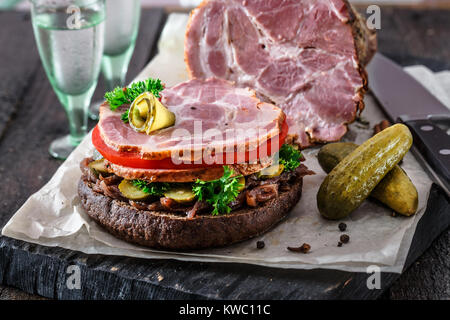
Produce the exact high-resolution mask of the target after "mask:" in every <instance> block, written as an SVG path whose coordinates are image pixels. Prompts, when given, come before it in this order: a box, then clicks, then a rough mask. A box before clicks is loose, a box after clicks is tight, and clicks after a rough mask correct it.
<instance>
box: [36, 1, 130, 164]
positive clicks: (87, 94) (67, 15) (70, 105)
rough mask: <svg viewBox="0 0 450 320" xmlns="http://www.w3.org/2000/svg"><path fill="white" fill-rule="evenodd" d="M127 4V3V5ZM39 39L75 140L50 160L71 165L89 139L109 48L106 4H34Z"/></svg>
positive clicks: (65, 140) (57, 146) (58, 147)
mask: <svg viewBox="0 0 450 320" xmlns="http://www.w3.org/2000/svg"><path fill="white" fill-rule="evenodd" d="M125 2H127V1H125ZM31 4H32V8H31V17H32V24H33V30H34V35H35V38H36V42H37V45H38V49H39V55H40V56H41V60H42V63H43V65H44V69H45V72H46V74H47V77H48V79H49V81H50V83H51V85H52V87H53V90H54V91H55V93H56V95H57V96H58V99H59V101H60V102H61V104H62V105H63V107H64V109H65V111H66V114H67V118H68V120H69V130H70V134H69V135H68V136H65V137H62V138H59V139H57V140H55V141H53V142H52V143H51V145H50V148H49V152H50V154H51V155H52V156H53V157H55V158H58V159H66V158H67V156H68V155H69V154H70V153H71V152H72V150H73V149H74V148H75V147H76V146H77V145H78V144H79V143H80V142H81V140H82V139H83V137H84V136H85V135H86V133H87V121H88V108H89V105H90V102H91V98H92V94H93V93H94V90H95V87H96V86H97V80H98V76H99V73H100V64H101V58H102V54H103V45H104V20H105V2H104V0H31Z"/></svg>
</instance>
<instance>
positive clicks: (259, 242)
mask: <svg viewBox="0 0 450 320" xmlns="http://www.w3.org/2000/svg"><path fill="white" fill-rule="evenodd" d="M264 246H265V243H264V241H257V242H256V248H258V249H262V248H264Z"/></svg>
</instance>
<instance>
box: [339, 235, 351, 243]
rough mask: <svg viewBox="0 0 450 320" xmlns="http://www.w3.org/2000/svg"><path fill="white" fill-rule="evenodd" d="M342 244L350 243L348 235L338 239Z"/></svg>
mask: <svg viewBox="0 0 450 320" xmlns="http://www.w3.org/2000/svg"><path fill="white" fill-rule="evenodd" d="M340 240H341V242H342V243H347V242H349V241H350V237H349V236H348V234H343V235H342V236H341V238H340Z"/></svg>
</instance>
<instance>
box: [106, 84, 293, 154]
mask: <svg viewBox="0 0 450 320" xmlns="http://www.w3.org/2000/svg"><path fill="white" fill-rule="evenodd" d="M161 95H162V97H163V98H162V102H163V104H164V105H165V106H166V107H167V108H168V109H169V110H170V111H172V112H173V113H175V117H176V120H175V124H174V125H173V126H172V127H169V128H165V129H161V130H159V131H157V132H155V133H152V134H150V135H147V134H145V133H139V132H136V131H134V130H133V129H132V128H131V126H130V125H129V124H128V123H124V122H123V121H122V120H121V114H122V113H123V112H124V111H125V110H126V108H127V106H123V107H120V108H118V109H117V110H115V111H112V110H110V108H109V105H108V104H106V103H105V104H103V105H102V106H101V107H100V121H99V124H98V129H99V131H100V135H101V137H102V139H103V141H104V142H105V143H106V144H107V145H108V146H109V147H111V148H113V149H115V150H117V151H121V152H137V153H140V155H141V157H142V158H143V159H147V160H160V159H165V158H170V157H171V156H172V152H174V153H175V154H176V155H177V156H180V158H181V159H182V160H183V161H184V160H186V161H197V160H198V159H197V158H198V157H200V158H202V157H203V155H202V153H203V152H204V151H205V150H210V149H212V148H214V150H215V152H229V151H230V150H231V151H232V152H245V151H249V150H250V151H251V150H256V148H257V147H258V146H259V145H260V144H264V142H266V141H267V140H269V139H270V138H272V137H278V135H279V134H280V131H281V127H282V125H283V122H284V121H285V115H284V113H283V111H282V110H281V109H280V108H278V107H276V106H274V105H273V104H269V103H266V102H261V101H260V100H259V99H258V98H256V96H255V92H254V91H253V90H250V89H244V88H236V87H234V86H233V84H232V83H231V82H228V81H225V80H220V79H208V80H198V79H196V80H190V81H187V82H184V83H181V84H179V85H177V86H175V87H172V88H167V89H165V90H164V91H162V93H161ZM208 148H209V149H208ZM186 151H188V152H186ZM198 151H200V152H198ZM181 152H182V154H181ZM200 160H201V159H200Z"/></svg>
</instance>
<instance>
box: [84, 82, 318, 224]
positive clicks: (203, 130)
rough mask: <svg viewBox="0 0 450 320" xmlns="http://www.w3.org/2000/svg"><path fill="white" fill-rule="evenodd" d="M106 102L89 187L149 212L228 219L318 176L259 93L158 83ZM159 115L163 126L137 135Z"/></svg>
mask: <svg viewBox="0 0 450 320" xmlns="http://www.w3.org/2000/svg"><path fill="white" fill-rule="evenodd" d="M144 96H150V97H151V99H147V100H149V101H151V102H152V103H151V104H147V103H143V102H145V101H144V100H145V99H143V98H142V97H144ZM105 97H106V100H107V102H105V103H104V104H103V105H102V106H101V108H100V121H99V124H98V125H97V127H96V128H95V129H94V131H93V133H92V142H93V145H94V147H95V148H96V150H97V152H96V154H95V155H94V157H92V158H87V159H84V160H83V161H82V163H81V170H82V172H83V175H82V179H83V181H85V182H86V183H87V184H88V186H89V187H90V188H92V190H93V191H95V192H98V193H101V194H103V195H105V196H108V197H110V198H113V199H118V200H122V201H126V202H128V203H129V204H130V205H132V206H133V207H135V208H137V209H139V210H150V211H157V212H167V213H170V214H177V215H184V216H187V217H188V218H194V217H195V216H196V215H197V214H212V215H219V214H228V213H230V212H232V211H234V210H237V209H241V208H242V207H244V206H248V207H257V206H259V205H261V204H263V203H265V202H267V201H269V200H271V199H275V198H277V197H278V193H279V192H283V191H287V190H289V187H290V184H292V183H294V182H296V181H298V180H299V179H301V178H302V177H303V176H305V175H308V174H312V172H311V171H309V170H308V169H307V168H306V167H305V166H304V165H302V164H301V161H302V160H303V156H302V155H301V153H300V151H298V150H297V149H296V148H295V147H294V146H291V145H288V144H284V142H285V138H286V136H287V132H288V127H287V124H286V121H285V115H284V113H283V111H282V110H281V109H279V108H277V107H276V106H274V105H272V104H269V103H266V102H261V101H260V100H259V99H258V98H257V97H256V95H255V93H254V92H253V91H251V90H249V89H242V88H235V87H234V86H233V84H232V83H230V82H227V81H224V80H217V79H208V80H190V81H187V82H185V83H182V84H179V85H177V86H175V87H172V88H168V89H165V88H164V86H163V85H161V83H160V81H159V80H154V79H149V80H146V81H145V82H139V83H135V84H132V85H131V86H130V87H128V88H123V89H120V88H118V89H116V90H114V91H113V92H111V93H107V94H106V95H105ZM132 99H135V100H134V101H131V100H132ZM138 100H139V101H138ZM130 105H131V108H130ZM155 106H156V107H155ZM150 110H152V111H150ZM150 116H151V117H153V118H152V121H153V122H152V123H159V124H163V125H161V126H158V128H157V129H155V130H153V129H154V128H153V125H147V126H146V128H147V129H149V130H136V124H138V125H139V124H142V126H141V127H144V126H145V123H146V122H148V117H150ZM169 118H170V119H169ZM131 122H133V124H132V125H131ZM94 158H95V159H94Z"/></svg>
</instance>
